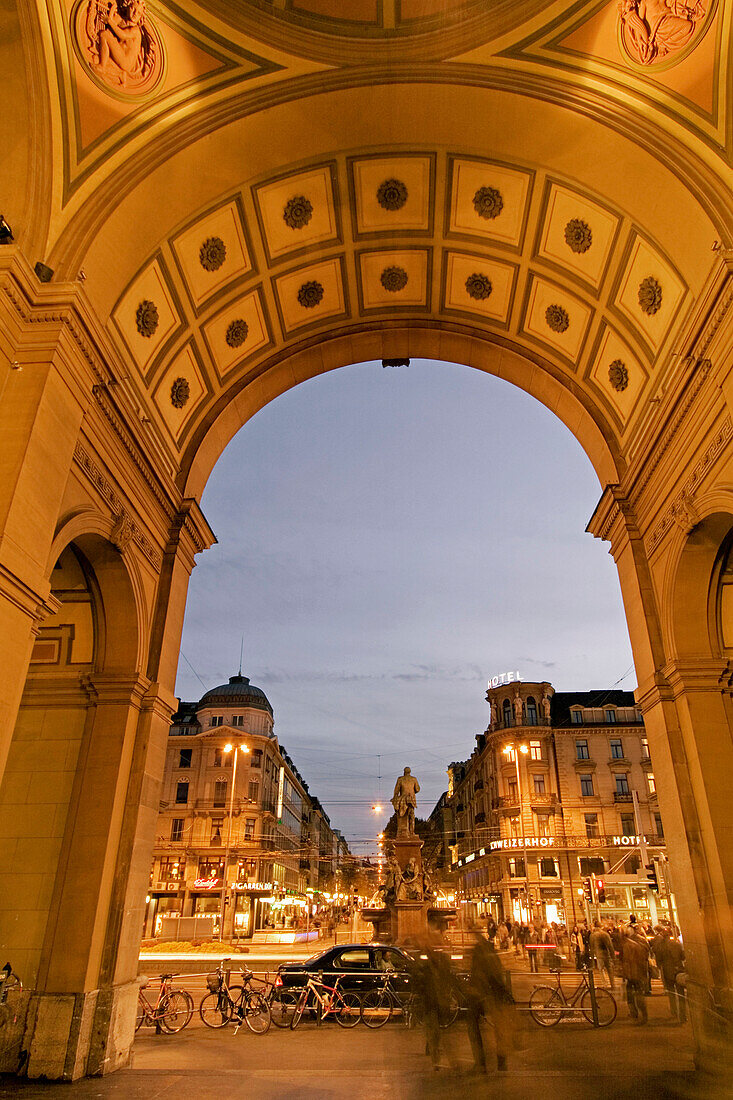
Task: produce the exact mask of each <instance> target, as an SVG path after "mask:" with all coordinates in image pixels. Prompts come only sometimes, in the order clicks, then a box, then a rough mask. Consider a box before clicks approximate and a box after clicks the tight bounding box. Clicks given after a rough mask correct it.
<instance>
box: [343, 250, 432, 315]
mask: <svg viewBox="0 0 733 1100" xmlns="http://www.w3.org/2000/svg"><path fill="white" fill-rule="evenodd" d="M430 272H431V252H430V250H429V249H425V248H406V249H402V250H401V251H387V250H385V251H381V252H362V253H361V255H360V256H359V290H360V305H361V308H362V309H365V310H371V309H391V308H394V307H395V306H398V307H402V308H404V307H412V308H415V307H421V308H423V309H427V308H428V304H429V299H430Z"/></svg>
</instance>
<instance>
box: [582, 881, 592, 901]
mask: <svg viewBox="0 0 733 1100" xmlns="http://www.w3.org/2000/svg"><path fill="white" fill-rule="evenodd" d="M583 897H584V898H585V900H586V901H593V887H592V886H591V882H590V879H589V878H584V879H583Z"/></svg>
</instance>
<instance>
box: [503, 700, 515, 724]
mask: <svg viewBox="0 0 733 1100" xmlns="http://www.w3.org/2000/svg"><path fill="white" fill-rule="evenodd" d="M502 710H503V711H504V725H505V726H513V725H514V722H513V720H512V704H511V703H510V702H509V700H508V699H505V700H504V702H503V703H502Z"/></svg>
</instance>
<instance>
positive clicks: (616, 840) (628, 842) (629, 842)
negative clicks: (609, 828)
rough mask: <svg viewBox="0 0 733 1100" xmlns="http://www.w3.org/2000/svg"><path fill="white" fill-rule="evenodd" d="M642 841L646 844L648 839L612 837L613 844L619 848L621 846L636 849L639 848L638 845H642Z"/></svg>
mask: <svg viewBox="0 0 733 1100" xmlns="http://www.w3.org/2000/svg"><path fill="white" fill-rule="evenodd" d="M642 840H643V841H644V843H645V844H646V843H647V839H646V837H641V836H612V837H611V843H612V844H615V845H616V846H617V847H619V846H620V847H624V848H625V847H629V848H635V847H636V846H637V844H640V843H641V841H642Z"/></svg>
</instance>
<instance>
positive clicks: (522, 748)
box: [502, 741, 531, 919]
mask: <svg viewBox="0 0 733 1100" xmlns="http://www.w3.org/2000/svg"><path fill="white" fill-rule="evenodd" d="M517 750H518V751H517ZM502 752H503V753H504V755H505V756H506V757H509V759H511V756H512V753H514V765H515V767H516V771H517V798H518V799H519V827H520V829H521V833H522V852H523V853H524V881H525V907H526V910H527V918H528V919H529V916H530V915H531V909H530V905H529V863H528V862H527V838H526V836H525V832H524V813H523V809H524V807H523V805H522V778H521V776H520V774H519V755H518V752H521V753H522V754H523V755H524V756H526V755H527V753H528V752H529V748H528V747H527V745H520V744H517V743H516V742H514V741H513V742H511V743H510V744H508V745H505V746H504V748H503V749H502ZM520 913H521V905H520Z"/></svg>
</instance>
